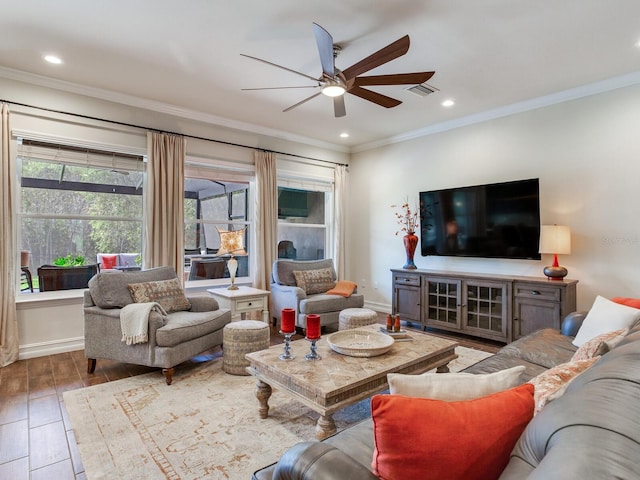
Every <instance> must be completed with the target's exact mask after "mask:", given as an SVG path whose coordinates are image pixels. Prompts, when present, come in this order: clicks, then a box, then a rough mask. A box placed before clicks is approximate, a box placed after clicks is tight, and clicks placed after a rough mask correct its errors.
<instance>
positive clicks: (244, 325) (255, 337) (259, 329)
mask: <svg viewBox="0 0 640 480" xmlns="http://www.w3.org/2000/svg"><path fill="white" fill-rule="evenodd" d="M266 348H269V324H267V323H265V322H260V321H258V320H240V321H239V322H231V323H227V324H226V325H225V326H224V330H223V331H222V369H223V370H224V371H225V372H227V373H230V374H232V375H249V373H247V370H246V367H248V366H249V362H248V361H247V360H246V359H245V358H244V356H245V355H246V354H247V353H251V352H257V351H258V350H264V349H266Z"/></svg>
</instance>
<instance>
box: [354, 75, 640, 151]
mask: <svg viewBox="0 0 640 480" xmlns="http://www.w3.org/2000/svg"><path fill="white" fill-rule="evenodd" d="M638 84H640V71H637V72H632V73H629V74H626V75H620V76H618V77H612V78H609V79H606V80H602V81H600V82H595V83H590V84H587V85H583V86H581V87H576V88H571V89H569V90H563V91H561V92H557V93H552V94H550V95H544V96H542V97H537V98H532V99H530V100H525V101H522V102H518V103H513V104H510V105H505V106H503V107H499V108H494V109H492V110H487V111H484V112H480V113H477V114H473V115H467V116H466V117H460V118H456V119H454V120H451V121H448V122H442V123H437V124H434V125H430V126H428V127H425V128H420V129H417V130H412V131H410V132H406V133H403V134H401V135H395V136H392V137H387V138H384V139H381V140H376V141H375V142H369V143H363V144H361V145H358V146H356V147H353V148H352V150H351V152H352V153H359V152H364V151H367V150H372V149H374V148H379V147H383V146H386V145H392V144H394V143H401V142H406V141H407V140H413V139H416V138H420V137H426V136H428V135H434V134H436V133H442V132H446V131H448V130H454V129H456V128H460V127H466V126H468V125H473V124H475V123H481V122H486V121H488V120H494V119H497V118H501V117H506V116H509V115H515V114H517V113H522V112H527V111H530V110H536V109H538V108H544V107H549V106H551V105H556V104H559V103H563V102H568V101H571V100H576V99H579V98H584V97H589V96H592V95H598V94H600V93H604V92H609V91H612V90H617V89H619V88H624V87H629V86H632V85H638Z"/></svg>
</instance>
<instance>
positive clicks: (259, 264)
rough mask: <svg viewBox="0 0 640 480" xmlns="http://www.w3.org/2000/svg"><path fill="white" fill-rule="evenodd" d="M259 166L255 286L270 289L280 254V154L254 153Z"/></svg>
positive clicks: (257, 173) (257, 171) (257, 166)
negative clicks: (278, 171) (278, 158)
mask: <svg viewBox="0 0 640 480" xmlns="http://www.w3.org/2000/svg"><path fill="white" fill-rule="evenodd" d="M253 159H254V161H255V164H256V177H257V182H256V183H257V188H256V203H255V207H256V208H255V212H256V252H255V255H254V258H255V259H256V262H255V263H256V274H255V283H254V285H255V287H256V288H261V289H263V290H268V289H269V285H270V284H271V268H272V266H273V262H274V261H275V259H276V256H277V254H278V252H277V249H278V246H277V242H278V179H277V174H276V154H275V153H272V152H254V153H253Z"/></svg>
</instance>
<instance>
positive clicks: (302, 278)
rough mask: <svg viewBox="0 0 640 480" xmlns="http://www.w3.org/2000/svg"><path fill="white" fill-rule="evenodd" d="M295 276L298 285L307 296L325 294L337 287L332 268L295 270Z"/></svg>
mask: <svg viewBox="0 0 640 480" xmlns="http://www.w3.org/2000/svg"><path fill="white" fill-rule="evenodd" d="M293 276H294V277H295V279H296V285H297V286H298V287H300V288H301V289H303V290H304V292H305V293H306V294H307V295H314V294H316V293H325V292H326V291H328V290H331V289H332V288H333V287H335V286H336V282H335V280H334V273H333V269H332V268H319V269H317V270H294V271H293Z"/></svg>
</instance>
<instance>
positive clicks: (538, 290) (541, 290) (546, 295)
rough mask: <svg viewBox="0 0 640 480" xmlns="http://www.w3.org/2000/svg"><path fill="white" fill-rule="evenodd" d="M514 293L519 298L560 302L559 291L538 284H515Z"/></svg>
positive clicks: (558, 289)
mask: <svg viewBox="0 0 640 480" xmlns="http://www.w3.org/2000/svg"><path fill="white" fill-rule="evenodd" d="M513 289H514V293H515V296H516V297H519V298H538V299H540V300H552V301H555V302H559V301H560V295H561V290H560V288H555V287H552V286H546V285H540V284H539V283H531V284H529V283H515V284H514V287H513Z"/></svg>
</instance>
